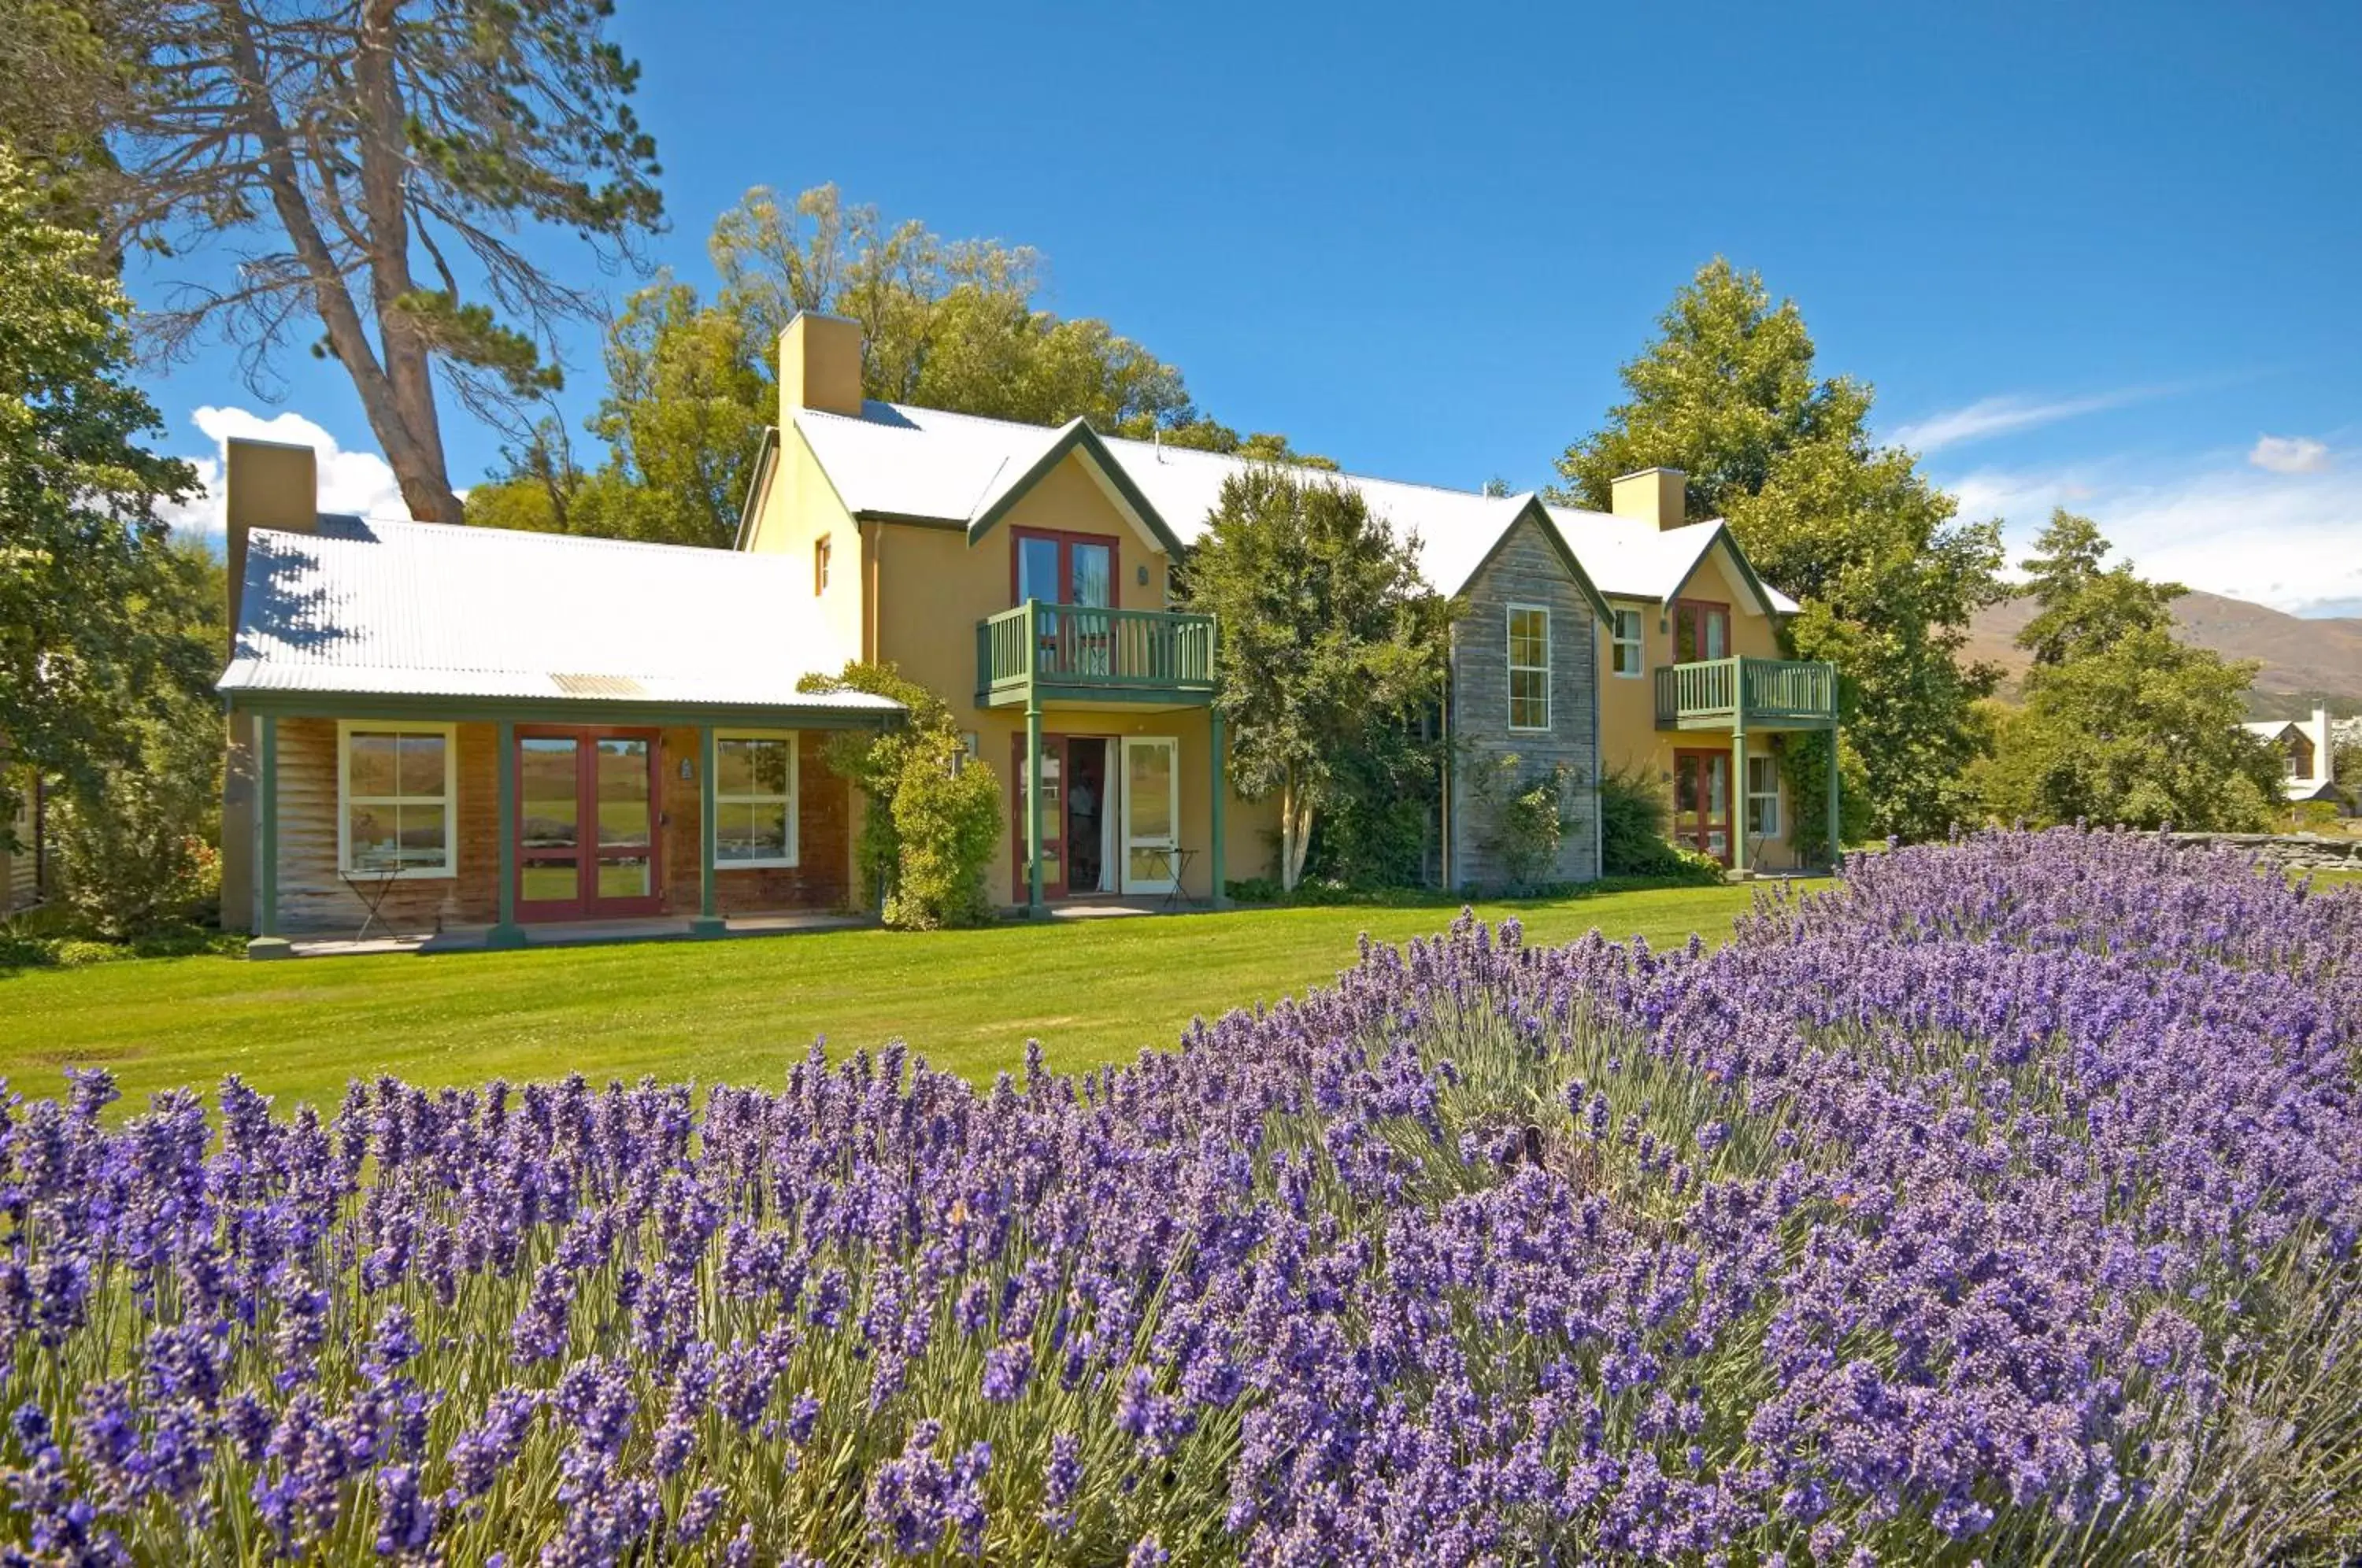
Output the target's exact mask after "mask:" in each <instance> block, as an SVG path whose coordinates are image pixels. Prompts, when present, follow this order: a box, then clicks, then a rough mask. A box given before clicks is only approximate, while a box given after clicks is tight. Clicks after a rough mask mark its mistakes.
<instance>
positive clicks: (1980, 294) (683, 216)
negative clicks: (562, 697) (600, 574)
mask: <svg viewBox="0 0 2362 1568" xmlns="http://www.w3.org/2000/svg"><path fill="white" fill-rule="evenodd" d="M617 25H618V28H619V32H620V36H621V38H622V39H623V41H624V44H625V46H626V47H627V48H628V49H629V50H631V51H632V52H633V53H635V55H636V56H637V57H638V59H639V60H640V61H641V63H642V66H643V70H644V76H643V86H642V91H641V94H640V97H639V100H638V104H639V109H640V113H641V115H642V116H643V118H644V119H645V120H646V124H647V126H648V127H649V128H650V129H651V130H652V131H653V132H654V133H655V134H656V136H657V141H658V145H659V150H660V153H661V155H662V157H663V160H664V163H665V169H666V175H665V182H664V189H665V194H666V199H667V203H668V208H669V211H670V214H671V223H672V228H671V232H669V233H668V235H666V236H665V237H662V238H661V239H660V240H659V241H658V242H657V246H656V248H655V249H656V253H657V258H658V259H660V260H663V261H665V262H668V263H669V264H671V265H672V266H674V267H675V268H676V269H677V270H678V271H679V272H680V274H681V275H682V276H683V277H685V278H687V279H689V280H690V281H692V282H699V283H701V284H702V283H705V282H709V281H710V270H709V268H708V266H707V264H706V261H705V258H704V240H705V236H706V233H707V231H708V229H709V228H710V226H711V225H712V218H713V216H714V215H715V214H716V213H718V212H720V211H721V210H722V209H723V208H724V207H726V206H727V205H729V204H731V203H733V202H734V201H735V200H736V199H737V197H738V196H739V195H740V193H742V192H744V191H745V188H746V187H748V186H749V185H754V184H769V185H772V186H774V187H777V188H778V189H780V190H782V191H794V190H797V189H800V188H802V187H804V186H808V185H812V184H817V183H820V182H822V181H827V180H833V181H835V182H837V183H838V184H839V185H840V186H841V187H842V188H843V189H844V192H845V193H846V194H847V196H848V197H849V198H851V199H854V200H856V201H862V202H870V203H875V204H877V205H879V206H880V207H882V208H883V209H884V210H885V212H886V213H887V214H888V215H889V216H894V217H904V216H914V217H918V218H922V219H923V220H924V221H925V222H926V223H927V224H929V225H930V226H932V227H933V228H934V229H935V230H937V231H938V232H939V233H942V234H944V235H947V236H966V235H990V236H994V237H999V238H1003V239H1006V240H1009V241H1011V242H1016V243H1023V244H1028V245H1032V246H1034V247H1036V248H1039V249H1040V250H1042V251H1043V253H1044V254H1045V255H1046V257H1047V258H1048V260H1049V264H1050V272H1051V293H1050V295H1049V298H1048V300H1047V301H1046V303H1047V304H1049V305H1050V306H1051V307H1052V308H1054V309H1056V310H1058V311H1060V312H1061V313H1063V314H1069V315H1098V316H1102V317H1104V318H1106V319H1107V320H1108V321H1109V322H1110V323H1111V324H1112V325H1113V326H1115V328H1116V329H1117V330H1118V331H1120V332H1122V333H1124V334H1125V335H1127V336H1129V337H1134V338H1136V339H1138V340H1140V341H1141V342H1142V343H1143V344H1145V345H1146V346H1147V347H1149V348H1151V349H1153V351H1154V352H1156V353H1157V354H1158V355H1160V356H1161V357H1163V358H1164V359H1167V360H1170V361H1172V362H1173V363H1175V364H1176V365H1178V366H1179V367H1180V368H1181V369H1182V370H1183V371H1184V373H1185V374H1186V376H1187V381H1188V384H1189V388H1190V391H1191V392H1192V393H1193V394H1194V396H1195V397H1196V399H1197V400H1198V403H1199V404H1200V405H1201V406H1202V407H1203V408H1204V409H1206V410H1207V411H1208V412H1209V413H1211V414H1214V415H1215V416H1217V417H1219V418H1220V419H1222V420H1223V421H1224V422H1225V423H1228V424H1230V425H1235V426H1237V427H1239V428H1241V429H1273V430H1281V431H1285V432H1286V433H1287V434H1288V435H1289V436H1292V437H1293V438H1294V439H1295V440H1296V441H1297V444H1298V445H1299V446H1301V447H1306V448H1308V449H1310V450H1314V451H1320V452H1326V453H1329V454H1330V455H1331V456H1333V457H1335V458H1338V459H1340V460H1341V462H1343V463H1344V464H1345V465H1346V466H1347V467H1348V468H1350V469H1355V470H1358V471H1363V472H1369V473H1374V474H1379V475H1384V476H1386V477H1391V478H1400V479H1410V480H1424V481H1428V482H1431V483H1439V484H1454V485H1464V486H1468V487H1471V488H1473V487H1474V486H1476V485H1479V484H1481V483H1482V482H1483V481H1484V480H1485V479H1487V478H1488V477H1490V476H1493V475H1496V474H1497V475H1500V476H1503V477H1505V478H1507V479H1508V480H1510V482H1511V484H1512V485H1513V487H1517V488H1523V487H1525V486H1529V485H1539V484H1541V483H1544V482H1546V481H1548V480H1549V479H1550V478H1551V467H1550V465H1551V458H1553V457H1554V456H1555V455H1556V454H1557V453H1558V452H1559V451H1560V450H1562V448H1563V447H1565V445H1566V444H1567V443H1568V442H1569V441H1570V440H1572V439H1573V438H1575V437H1576V436H1580V435H1582V434H1583V433H1584V432H1585V431H1586V430H1588V429H1590V428H1592V427H1593V426H1594V425H1595V424H1596V423H1597V421H1598V420H1599V418H1600V417H1601V414H1602V413H1603V411H1604V410H1605V409H1606V407H1607V406H1608V404H1609V403H1612V402H1614V401H1615V399H1616V397H1617V382H1616V379H1615V378H1616V370H1617V366H1618V365H1619V364H1620V363H1621V362H1622V361H1623V360H1624V359H1627V358H1628V357H1629V356H1630V355H1631V354H1632V353H1633V351H1634V350H1635V349H1636V348H1638V347H1639V345H1640V344H1641V343H1642V341H1643V340H1644V339H1645V338H1646V337H1648V336H1649V335H1650V331H1651V328H1652V323H1653V321H1654V318H1655V316H1656V315H1657V314H1658V313H1659V312H1660V311H1661V309H1662V308H1663V306H1664V304H1665V303H1666V301H1667V299H1668V298H1669V297H1670V295H1671V294H1672V291H1673V289H1674V288H1675V287H1676V286H1677V285H1678V284H1679V283H1680V282H1683V280H1684V279H1685V278H1686V277H1688V276H1689V275H1690V273H1691V272H1692V271H1694V269H1695V268H1696V267H1697V266H1698V265H1699V264H1700V263H1701V262H1703V261H1704V260H1705V259H1708V258H1709V257H1712V256H1714V255H1716V254H1722V255H1727V256H1728V257H1730V258H1731V259H1733V260H1734V261H1736V262H1738V264H1740V265H1742V266H1745V267H1749V268H1754V269H1757V270H1759V271H1761V272H1762V274H1763V276H1764V278H1765V280H1766V282H1768V283H1769V284H1770V285H1771V288H1772V289H1773V291H1774V292H1775V293H1783V294H1790V295H1794V297H1795V298H1796V299H1797V300H1798V302H1799V303H1800V304H1801V305H1802V306H1803V308H1804V311H1805V316H1806V319H1807V320H1808V321H1809V322H1810V323H1811V326H1812V327H1813V330H1814V332H1815V335H1816V338H1817V340H1818V342H1819V346H1820V349H1821V359H1822V365H1823V368H1824V370H1832V371H1845V372H1849V373H1852V374H1855V375H1858V376H1860V377H1862V378H1864V379H1867V380H1869V381H1871V382H1873V383H1874V384H1875V385H1876V387H1877V389H1878V392H1879V403H1878V414H1877V418H1878V423H1879V426H1880V429H1881V431H1882V433H1883V434H1885V435H1886V436H1890V437H1893V438H1899V439H1903V440H1905V441H1907V442H1909V443H1910V444H1912V445H1913V446H1915V447H1917V448H1918V449H1919V450H1921V451H1922V452H1923V453H1924V454H1925V458H1926V468H1927V469H1928V471H1929V472H1930V473H1931V474H1932V475H1934V476H1935V477H1936V478H1937V480H1940V481H1941V482H1943V483H1944V484H1945V485H1946V486H1947V487H1948V489H1951V490H1952V491H1954V492H1955V493H1957V494H1959V496H1960V497H1961V499H1962V502H1963V507H1964V510H1966V511H1968V512H1969V513H1971V514H1973V515H1978V516H1991V515H2000V516H2003V517H2004V518H2005V520H2006V521H2007V523H2008V525H2009V527H2010V532H2011V535H2012V536H2013V539H2014V540H2022V539H2023V538H2024V537H2025V536H2027V535H2028V534H2029V533H2030V532H2031V530H2032V529H2033V528H2034V527H2036V526H2038V525H2039V524H2040V522H2041V520H2042V519H2043V517H2044V516H2045V515H2047V510H2048V508H2049V507H2050V506H2051V505H2052V504H2056V503H2060V502H2063V503H2065V504H2069V505H2070V506H2074V507H2075V508H2077V509H2078V510H2082V511H2087V512H2090V513H2092V514H2093V515H2095V516H2097V517H2098V518H2099V519H2100V521H2101V523H2102V525H2103V527H2104V528H2105V529H2106V530H2107V532H2108V533H2109V534H2110V535H2111V536H2112V537H2114V538H2115V539H2116V540H2117V542H2118V543H2119V544H2120V545H2121V546H2123V547H2125V548H2126V549H2127V550H2128V551H2129V552H2130V553H2132V554H2133V555H2134V556H2135V557H2136V558H2137V559H2138V560H2139V562H2140V564H2141V566H2142V567H2143V569H2146V570H2150V571H2152V572H2154V573H2156V574H2158V575H2175V576H2179V577H2180V578H2182V579H2183V580H2187V581H2189V582H2191V584H2192V585H2193V586H2198V587H2202V588H2208V589H2212V590H2215V591H2223V592H2229V593H2235V594H2237V595H2240V596H2242V597H2246V598H2253V599H2257V600H2260V601H2263V602H2268V603H2272V604H2275V605H2277V606H2279V607H2281V608H2284V609H2289V610H2294V611H2298V612H2300V613H2315V614H2334V613H2347V614H2352V613H2362V356H2357V354H2356V348H2357V345H2362V290H2357V289H2356V287H2355V286H2354V281H2355V279H2356V277H2357V275H2362V204H2357V203H2356V201H2355V199H2354V196H2355V193H2356V191H2357V190H2362V93H2357V92H2356V90H2355V88H2354V85H2353V82H2352V78H2351V72H2352V69H2353V62H2354V61H2356V59H2357V58H2362V7H2357V6H2350V5H2338V6H2333V5H2328V4H2321V5H2312V6H2305V5H2282V6H2249V5H2219V6H2195V5H2181V6H2177V5H2158V4H2150V5H2140V6H2071V7H2062V6H2053V5H2023V6H2020V5H1980V6H1943V7H1938V6H1893V5H1869V4H1864V5H1816V6H1715V5H1689V6H1679V7H1644V6H1617V7H1613V8H1607V7H1597V6H1554V7H1542V6H1536V7H1532V8H1530V9H1529V8H1522V7H1509V8H1491V7H1485V6H1457V7H1436V6H1388V5H1385V4H1378V3H1376V0H1370V3H1365V4H1361V5H1356V6H1335V7H1330V6H1282V5H1268V4H1267V5H1264V6H1230V5H1202V6H1193V7H1189V8H1187V9H1186V10H1185V9H1168V8H1152V7H1125V6H1092V7H1079V6H1076V7H1058V6H1038V7H1037V6H1026V7H1021V6H974V5H950V6H888V5H867V6H826V7H822V6H788V5H760V6H758V5H753V4H736V5H724V4H718V3H707V0H696V3H684V0H667V3H662V4H659V3H658V0H620V6H619V18H618V24H617ZM539 248H540V250H541V251H542V253H544V254H546V255H547V256H548V257H549V258H551V259H552V260H553V261H554V262H556V263H557V264H558V265H560V266H562V267H565V268H567V269H568V270H569V271H571V272H572V273H573V274H574V275H576V276H578V277H580V278H582V279H585V280H593V279H596V278H597V277H598V274H597V272H596V270H595V268H593V266H592V265H591V263H590V259H589V257H588V255H587V253H585V252H583V251H580V250H579V249H575V248H571V247H570V246H569V244H568V242H566V241H563V240H552V241H550V242H547V243H546V244H542V245H540V247H539ZM153 282H154V280H152V279H135V288H139V287H149V286H152V283H153ZM608 282H610V285H611V287H612V288H613V289H615V290H616V291H618V292H620V290H621V288H623V287H624V286H625V285H626V284H627V282H628V280H611V281H608ZM569 358H570V359H571V361H572V363H573V366H574V370H573V388H572V394H571V401H572V403H573V406H574V408H575V410H576V412H577V413H578V414H579V413H580V412H585V411H587V410H588V408H589V407H590V404H591V403H594V402H595V401H596V398H597V394H598V371H597V359H596V337H595V335H594V334H593V333H591V332H590V331H588V330H586V331H584V332H583V333H581V334H579V335H578V336H577V337H576V338H575V339H574V340H573V341H572V342H571V343H570V345H569ZM290 370H291V375H290V378H289V381H288V382H287V384H286V386H285V388H284V397H283V400H282V401H281V402H280V403H265V402H263V401H261V400H259V399H258V398H257V397H256V396H255V395H254V394H253V393H252V392H249V391H248V390H247V389H246V388H245V387H243V386H242V385H241V384H240V382H239V380H238V377H237V366H236V363H235V360H234V359H233V357H232V356H231V355H229V354H228V353H226V352H213V353H207V354H204V355H201V356H199V357H198V358H197V359H193V360H192V361H190V362H188V363H185V364H182V365H180V366H177V367H175V368H174V369H173V370H171V373H170V374H169V376H167V377H166V378H164V379H163V380H162V381H161V383H160V397H159V402H160V404H161V405H162V406H163V408H164V411H165V413H166V415H167V418H168V419H169V420H170V421H171V424H172V426H173V436H174V443H173V444H174V445H175V446H176V448H177V449H180V450H183V451H186V452H189V453H191V454H192V455H199V454H202V453H204V451H205V450H206V449H207V447H208V445H209V442H208V436H207V431H208V430H210V431H211V432H213V433H215V434H218V433H219V432H220V431H222V430H225V429H228V428H232V427H239V428H244V427H250V426H251V425H252V424H253V423H254V417H253V416H256V415H259V416H260V417H262V418H269V417H270V416H272V415H274V414H281V413H282V412H286V413H292V414H297V415H300V416H301V418H302V419H303V420H304V421H307V422H309V425H308V426H303V427H299V426H298V425H294V424H292V423H290V424H282V425H280V426H279V428H280V429H281V432H282V433H285V432H290V431H297V430H298V429H299V428H301V429H304V430H307V431H308V428H309V426H316V427H317V430H318V432H319V436H318V438H319V439H321V440H322V441H324V442H326V443H333V444H334V445H336V446H337V447H338V448H339V449H340V450H341V452H342V453H343V457H342V458H340V460H339V462H338V464H337V466H336V468H335V469H334V472H335V473H336V475H337V476H338V477H337V482H339V483H341V484H344V485H346V486H347V487H348V489H351V490H352V491H354V492H355V493H356V494H359V492H360V491H366V490H367V489H368V487H369V485H370V482H371V480H372V476H373V475H375V476H378V478H379V479H380V480H381V476H382V469H381V465H379V466H376V467H372V465H374V464H375V458H373V456H371V455H370V447H371V443H370V437H369V432H368V427H367V425H366V423H365V422H364V421H363V420H362V418H361V417H360V414H359V408H358V405H357V404H356V402H355V400H354V398H353V395H352V393H351V391H350V389H349V386H348V384H347V383H346V382H344V381H342V380H341V378H339V377H337V375H336V374H335V373H334V372H333V370H325V369H323V368H321V367H317V366H315V365H313V364H310V363H308V362H305V363H299V364H294V365H292V366H291V367H290ZM200 408H212V409H215V410H216V411H229V412H216V413H215V414H212V415H210V416H209V417H208V418H207V421H206V429H204V430H201V429H200V428H199V426H198V425H197V424H196V423H195V415H196V411H197V410H199V409H200ZM447 417H448V418H449V421H450V424H451V426H452V430H451V436H452V440H451V446H452V457H453V468H454V478H455V480H458V481H459V482H462V483H465V482H468V481H469V480H474V479H476V478H478V477H480V475H481V474H482V472H483V471H484V469H485V468H486V467H487V466H488V465H489V464H491V462H492V461H493V460H494V458H495V457H496V451H495V446H496V443H495V442H494V440H493V439H492V437H491V436H490V435H489V434H488V433H486V432H482V431H480V430H477V429H474V428H472V427H469V425H467V423H466V420H465V416H464V414H458V413H457V412H456V411H455V412H454V413H453V414H450V415H448V416H447ZM382 488H383V487H382V484H381V489H382ZM368 500H369V502H370V504H380V503H381V502H382V503H384V504H392V502H390V501H387V500H386V499H385V498H383V497H380V496H370V497H369V498H368Z"/></svg>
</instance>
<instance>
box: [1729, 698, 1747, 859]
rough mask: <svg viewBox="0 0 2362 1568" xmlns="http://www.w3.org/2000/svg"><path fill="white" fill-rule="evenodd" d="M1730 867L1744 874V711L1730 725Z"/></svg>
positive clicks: (1745, 764)
mask: <svg viewBox="0 0 2362 1568" xmlns="http://www.w3.org/2000/svg"><path fill="white" fill-rule="evenodd" d="M1730 808H1731V809H1730V868H1731V869H1732V870H1734V871H1736V872H1738V874H1739V875H1740V876H1742V877H1743V876H1745V875H1746V874H1747V708H1746V704H1745V702H1744V701H1741V703H1740V705H1739V710H1738V716H1737V717H1736V718H1734V719H1732V720H1731V722H1730Z"/></svg>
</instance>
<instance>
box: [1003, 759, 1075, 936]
mask: <svg viewBox="0 0 2362 1568" xmlns="http://www.w3.org/2000/svg"><path fill="white" fill-rule="evenodd" d="M1009 776H1010V778H1014V779H1015V780H1017V788H1015V789H1014V790H1010V791H1009V802H1010V819H1009V842H1010V843H1011V844H1013V845H1016V846H1017V856H1016V860H1017V901H1018V902H1019V903H1023V902H1025V901H1026V900H1028V899H1029V898H1031V897H1032V870H1031V868H1030V867H1031V861H1030V858H1029V856H1030V851H1031V846H1032V838H1031V836H1030V828H1031V821H1030V818H1029V816H1028V813H1027V810H1026V801H1028V800H1029V799H1030V798H1031V796H1030V794H1029V791H1030V790H1032V783H1033V780H1032V776H1031V775H1030V774H1028V773H1027V771H1026V768H1025V736H1024V735H1023V734H1016V735H1013V736H1011V737H1010V747H1009ZM1042 896H1043V898H1044V899H1063V898H1065V896H1066V737H1065V736H1064V735H1043V737H1042Z"/></svg>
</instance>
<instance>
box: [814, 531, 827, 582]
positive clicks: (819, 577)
mask: <svg viewBox="0 0 2362 1568" xmlns="http://www.w3.org/2000/svg"><path fill="white" fill-rule="evenodd" d="M812 591H813V592H814V593H826V592H827V591H828V536H827V535H825V534H822V536H820V537H819V538H817V539H814V540H813V541H812Z"/></svg>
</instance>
